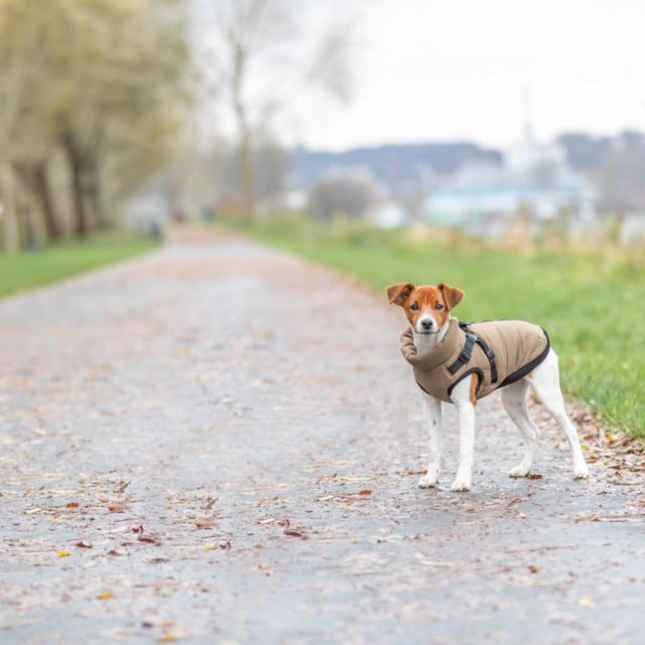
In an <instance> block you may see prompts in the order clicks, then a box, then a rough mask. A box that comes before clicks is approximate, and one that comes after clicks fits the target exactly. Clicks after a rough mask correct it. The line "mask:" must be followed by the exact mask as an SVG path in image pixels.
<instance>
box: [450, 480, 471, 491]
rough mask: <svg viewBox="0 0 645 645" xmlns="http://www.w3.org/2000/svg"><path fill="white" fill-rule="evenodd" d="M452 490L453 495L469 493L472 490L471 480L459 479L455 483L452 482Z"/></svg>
mask: <svg viewBox="0 0 645 645" xmlns="http://www.w3.org/2000/svg"><path fill="white" fill-rule="evenodd" d="M450 490H451V491H452V492H453V493H466V492H468V491H469V490H470V479H466V478H461V477H457V479H455V481H454V482H452V486H451V487H450Z"/></svg>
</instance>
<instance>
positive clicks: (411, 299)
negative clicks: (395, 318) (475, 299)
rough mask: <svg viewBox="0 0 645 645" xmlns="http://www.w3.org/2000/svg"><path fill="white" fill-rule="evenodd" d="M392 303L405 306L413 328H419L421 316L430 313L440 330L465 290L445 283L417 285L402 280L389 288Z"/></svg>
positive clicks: (388, 293) (404, 308)
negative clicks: (418, 322)
mask: <svg viewBox="0 0 645 645" xmlns="http://www.w3.org/2000/svg"><path fill="white" fill-rule="evenodd" d="M387 296H388V299H389V301H390V304H395V305H399V307H403V310H404V311H405V315H406V316H407V318H408V321H409V323H410V325H411V326H412V328H413V329H417V326H416V324H417V321H418V320H419V318H422V317H424V316H428V315H430V316H431V317H432V318H433V319H434V321H435V322H436V323H437V328H436V330H435V331H438V330H439V329H441V327H443V325H444V324H445V322H446V320H448V314H449V313H450V311H451V310H452V309H453V308H454V307H455V306H456V305H457V304H458V303H459V302H461V300H462V299H463V297H464V292H463V291H462V290H461V289H457V288H456V287H451V286H450V285H447V284H445V283H443V282H442V283H441V284H439V285H438V286H436V287H435V286H433V285H423V286H421V287H415V286H414V285H413V284H412V283H411V282H400V283H399V284H393V285H391V286H389V287H388V288H387Z"/></svg>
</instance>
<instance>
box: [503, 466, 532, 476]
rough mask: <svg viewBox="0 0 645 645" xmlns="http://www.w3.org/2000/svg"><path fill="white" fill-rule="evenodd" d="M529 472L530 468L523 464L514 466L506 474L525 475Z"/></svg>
mask: <svg viewBox="0 0 645 645" xmlns="http://www.w3.org/2000/svg"><path fill="white" fill-rule="evenodd" d="M530 472H531V468H530V467H529V468H527V467H526V466H524V465H523V464H520V465H519V466H515V468H511V469H510V470H509V471H508V476H509V477H513V478H516V479H517V478H519V477H526V476H527V475H528V474H529V473H530Z"/></svg>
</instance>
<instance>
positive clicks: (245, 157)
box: [240, 133, 255, 222]
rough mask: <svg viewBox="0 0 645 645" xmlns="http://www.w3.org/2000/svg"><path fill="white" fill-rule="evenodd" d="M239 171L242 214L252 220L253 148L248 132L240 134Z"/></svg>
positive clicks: (253, 185)
mask: <svg viewBox="0 0 645 645" xmlns="http://www.w3.org/2000/svg"><path fill="white" fill-rule="evenodd" d="M240 173H241V178H242V192H243V196H244V214H245V215H246V217H247V218H248V220H249V221H251V222H252V221H253V220H254V219H255V169H254V167H253V149H252V147H251V142H250V140H249V136H248V133H244V134H243V135H242V141H241V146H240Z"/></svg>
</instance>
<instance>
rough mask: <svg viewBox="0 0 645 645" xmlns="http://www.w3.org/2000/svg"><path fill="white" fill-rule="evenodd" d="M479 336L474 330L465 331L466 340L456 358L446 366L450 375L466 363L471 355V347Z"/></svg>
mask: <svg viewBox="0 0 645 645" xmlns="http://www.w3.org/2000/svg"><path fill="white" fill-rule="evenodd" d="M478 338H479V336H477V334H476V333H475V332H472V331H466V342H465V344H464V347H463V349H462V350H461V352H460V353H459V356H457V360H456V361H455V362H454V363H453V364H452V365H449V366H448V371H449V372H450V374H451V375H454V374H456V373H457V372H458V371H459V370H460V369H461V368H462V367H463V366H464V365H467V364H468V362H469V361H470V359H471V358H472V356H473V347H474V345H475V343H476V342H477V339H478Z"/></svg>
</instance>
